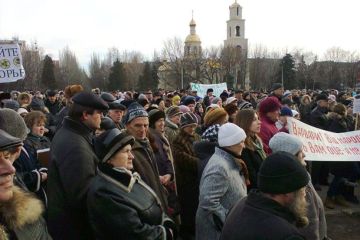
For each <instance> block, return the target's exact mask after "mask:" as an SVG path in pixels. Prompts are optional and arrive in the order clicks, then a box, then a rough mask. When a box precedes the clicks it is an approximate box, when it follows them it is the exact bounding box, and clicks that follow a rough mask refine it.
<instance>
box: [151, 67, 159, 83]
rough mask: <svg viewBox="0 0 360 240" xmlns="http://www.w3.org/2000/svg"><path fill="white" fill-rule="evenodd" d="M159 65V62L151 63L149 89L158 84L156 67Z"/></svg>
mask: <svg viewBox="0 0 360 240" xmlns="http://www.w3.org/2000/svg"><path fill="white" fill-rule="evenodd" d="M159 67H160V62H155V63H153V64H152V70H151V76H152V81H151V83H152V84H151V89H156V88H158V86H159V80H160V78H159V76H158V69H159Z"/></svg>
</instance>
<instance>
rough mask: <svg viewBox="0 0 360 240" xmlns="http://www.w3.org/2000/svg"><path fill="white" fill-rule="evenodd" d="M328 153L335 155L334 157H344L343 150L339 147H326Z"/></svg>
mask: <svg viewBox="0 0 360 240" xmlns="http://www.w3.org/2000/svg"><path fill="white" fill-rule="evenodd" d="M326 148H327V150H328V152H329V153H331V154H333V155H344V153H343V152H342V150H341V149H340V148H339V147H329V146H327V147H326Z"/></svg>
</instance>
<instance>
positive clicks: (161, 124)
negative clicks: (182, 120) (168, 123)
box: [155, 118, 165, 133]
mask: <svg viewBox="0 0 360 240" xmlns="http://www.w3.org/2000/svg"><path fill="white" fill-rule="evenodd" d="M155 130H156V131H158V132H161V133H163V132H164V131H165V119H164V118H160V119H159V120H157V121H156V122H155Z"/></svg>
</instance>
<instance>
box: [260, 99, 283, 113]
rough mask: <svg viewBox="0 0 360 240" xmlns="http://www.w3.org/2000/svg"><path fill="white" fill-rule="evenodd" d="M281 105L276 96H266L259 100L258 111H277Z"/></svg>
mask: <svg viewBox="0 0 360 240" xmlns="http://www.w3.org/2000/svg"><path fill="white" fill-rule="evenodd" d="M280 108H281V105H280V103H279V100H278V99H277V98H276V97H267V98H266V99H264V100H263V101H261V102H260V106H259V112H260V114H266V113H268V112H275V111H279V110H280Z"/></svg>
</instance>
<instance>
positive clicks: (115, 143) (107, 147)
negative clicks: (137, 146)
mask: <svg viewBox="0 0 360 240" xmlns="http://www.w3.org/2000/svg"><path fill="white" fill-rule="evenodd" d="M134 142H135V139H134V137H132V136H131V135H129V134H127V133H126V132H121V131H120V130H119V129H117V128H113V129H110V130H107V131H105V132H103V133H102V134H100V135H99V136H98V137H97V138H96V139H95V144H94V146H95V153H96V155H97V156H98V157H99V159H101V162H102V163H105V162H106V161H107V160H109V159H110V158H111V157H112V156H113V155H114V154H115V153H116V152H117V151H118V150H119V149H121V148H123V147H125V146H126V145H128V144H130V145H133V144H134Z"/></svg>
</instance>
